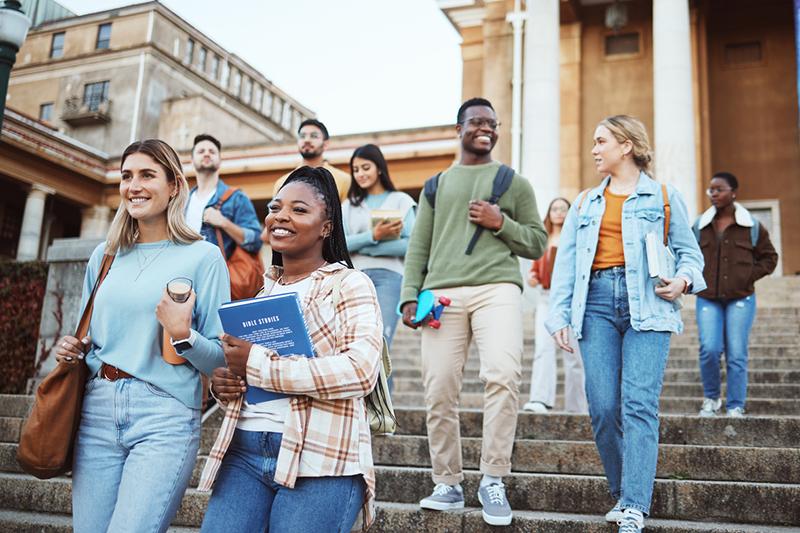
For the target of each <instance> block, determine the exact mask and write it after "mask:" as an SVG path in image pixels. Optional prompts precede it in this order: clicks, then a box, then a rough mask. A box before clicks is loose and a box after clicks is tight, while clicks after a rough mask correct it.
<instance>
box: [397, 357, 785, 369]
mask: <svg viewBox="0 0 800 533" xmlns="http://www.w3.org/2000/svg"><path fill="white" fill-rule="evenodd" d="M556 361H557V367H558V368H559V369H560V368H563V359H562V358H561V357H557V358H556ZM725 363H726V361H725V357H724V356H723V357H722V359H721V360H720V368H725ZM421 364H422V363H421V360H420V359H419V358H417V357H413V356H408V355H405V354H404V355H402V356H400V357H396V358H392V369H393V370H395V369H396V370H403V371H405V370H408V369H420V368H421ZM532 366H533V356H530V357H528V356H525V357H523V358H522V368H523V369H527V370H528V373H530V369H531V367H532ZM747 366H748V368H749V369H751V370H800V357H797V356H791V357H754V358H750V359H749V361H748V365H747ZM696 368H699V358H698V356H697V355H696V354H695V356H694V357H670V358H669V359H668V360H667V369H671V370H685V369H696ZM464 369H465V370H478V369H480V360H479V359H478V358H477V357H476V358H474V359H473V358H469V359H467V362H466V364H465V365H464Z"/></svg>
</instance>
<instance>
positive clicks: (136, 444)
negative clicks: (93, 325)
mask: <svg viewBox="0 0 800 533" xmlns="http://www.w3.org/2000/svg"><path fill="white" fill-rule="evenodd" d="M81 416H82V418H81V425H80V428H79V430H78V438H77V441H76V445H75V461H74V465H73V473H72V513H73V515H72V525H73V528H74V530H75V532H76V533H97V532H99V531H113V532H114V533H117V532H128V531H130V532H132V533H141V532H145V531H147V532H155V531H166V529H167V527H168V526H169V523H170V522H171V521H172V518H173V517H174V516H175V513H176V512H177V510H178V505H179V504H180V503H181V499H182V498H183V494H184V492H185V491H186V487H187V486H188V484H189V479H190V478H191V475H192V469H193V468H194V464H195V461H196V459H197V449H198V447H199V445H200V409H190V408H189V407H186V405H184V404H183V403H182V402H181V401H179V400H176V399H175V398H173V397H172V396H170V395H169V394H167V393H166V392H164V391H163V390H161V389H159V388H157V387H155V386H154V385H150V384H149V383H146V382H144V381H140V380H138V379H120V380H118V381H114V382H111V381H108V380H105V379H103V378H100V377H95V378H93V379H91V380H90V381H89V382H88V383H87V384H86V395H85V397H84V400H83V411H82V413H81Z"/></svg>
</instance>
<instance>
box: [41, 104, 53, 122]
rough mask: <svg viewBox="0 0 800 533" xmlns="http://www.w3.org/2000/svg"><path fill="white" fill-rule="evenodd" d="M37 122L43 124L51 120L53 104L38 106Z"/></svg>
mask: <svg viewBox="0 0 800 533" xmlns="http://www.w3.org/2000/svg"><path fill="white" fill-rule="evenodd" d="M39 120H41V121H43V122H50V121H51V120H53V102H47V103H44V104H42V105H40V106H39Z"/></svg>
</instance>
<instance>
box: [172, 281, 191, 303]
mask: <svg viewBox="0 0 800 533" xmlns="http://www.w3.org/2000/svg"><path fill="white" fill-rule="evenodd" d="M167 294H169V297H170V298H172V301H173V302H177V303H179V304H182V303H184V302H185V301H186V300H188V299H189V296H190V295H191V294H192V280H190V279H189V278H174V279H171V280H169V282H168V283H167Z"/></svg>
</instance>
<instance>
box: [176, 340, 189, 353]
mask: <svg viewBox="0 0 800 533" xmlns="http://www.w3.org/2000/svg"><path fill="white" fill-rule="evenodd" d="M172 346H173V347H174V348H175V350H177V351H179V352H182V351H184V350H188V349H189V348H191V347H192V344H191V343H190V342H189V341H181V342H178V343H175V344H173V345H172Z"/></svg>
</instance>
